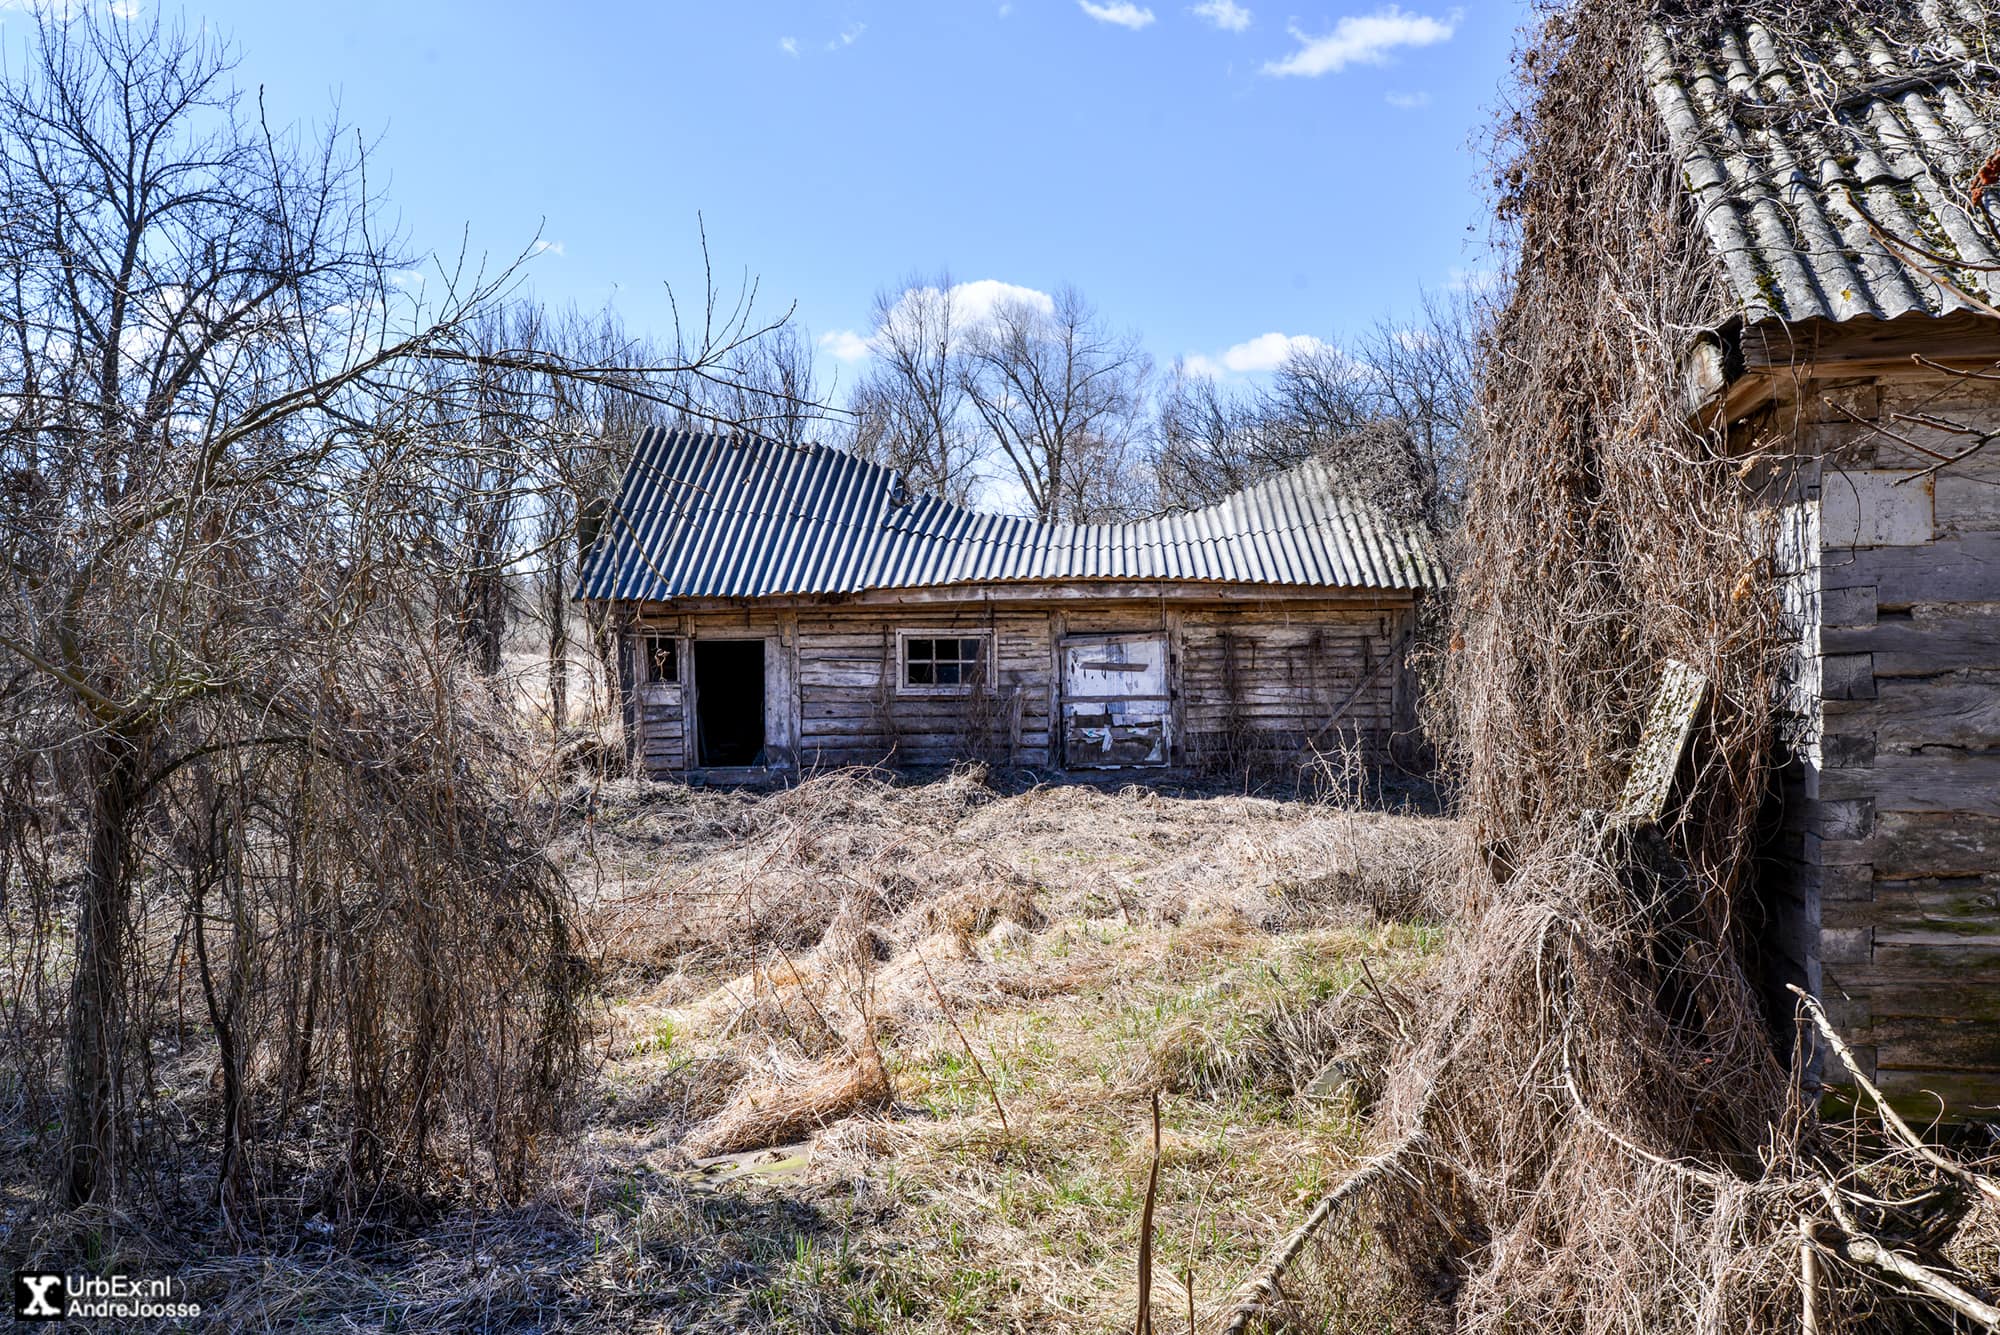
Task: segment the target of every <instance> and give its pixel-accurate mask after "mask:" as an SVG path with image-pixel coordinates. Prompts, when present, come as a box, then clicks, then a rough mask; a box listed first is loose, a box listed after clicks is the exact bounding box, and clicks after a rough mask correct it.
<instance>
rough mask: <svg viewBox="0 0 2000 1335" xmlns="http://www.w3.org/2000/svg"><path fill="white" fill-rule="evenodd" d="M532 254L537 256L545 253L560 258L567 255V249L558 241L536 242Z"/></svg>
mask: <svg viewBox="0 0 2000 1335" xmlns="http://www.w3.org/2000/svg"><path fill="white" fill-rule="evenodd" d="M533 253H534V254H537V255H541V254H544V253H546V254H550V255H554V256H556V257H557V258H561V257H562V256H564V255H566V254H568V253H569V248H568V247H567V246H565V245H564V244H563V243H562V242H560V241H537V242H536V243H535V244H534V247H533Z"/></svg>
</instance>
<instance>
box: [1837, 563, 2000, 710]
mask: <svg viewBox="0 0 2000 1335" xmlns="http://www.w3.org/2000/svg"><path fill="white" fill-rule="evenodd" d="M1994 593H1995V596H1996V597H2000V587H1996V588H1995V590H1994ZM1820 634H1821V641H1820V645H1821V649H1822V650H1823V651H1824V652H1825V653H1827V654H1830V655H1831V654H1872V655H1874V658H1875V664H1874V666H1875V676H1876V678H1877V681H1878V685H1877V687H1876V690H1877V692H1878V693H1879V691H1880V689H1881V687H1880V685H1879V682H1880V679H1882V678H1884V677H1906V676H1921V675H1928V674H1933V673H1938V672H1946V671H1956V670H1959V669H1965V668H1986V669H1992V670H2000V617H1996V616H1995V615H1994V614H1993V612H1992V611H1990V610H1989V611H1975V610H1972V609H1966V608H1959V607H1955V606H1954V607H1948V608H1940V609H1937V610H1931V609H1929V608H1925V609H1922V610H1921V611H1919V612H1918V613H1916V614H1915V615H1913V616H1912V617H1911V618H1910V619H1908V620H1895V621H1883V620H1878V621H1877V622H1876V623H1875V624H1874V625H1872V626H1828V627H1825V628H1824V629H1822V631H1821V633H1820Z"/></svg>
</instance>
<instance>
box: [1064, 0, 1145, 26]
mask: <svg viewBox="0 0 2000 1335" xmlns="http://www.w3.org/2000/svg"><path fill="white" fill-rule="evenodd" d="M1076 4H1077V8H1079V9H1081V10H1082V11H1083V12H1084V13H1086V14H1088V15H1090V17H1092V18H1094V19H1096V20H1097V21H1098V22H1099V23H1114V24H1116V25H1118V26H1119V27H1121V28H1130V29H1131V30H1132V31H1133V32H1137V31H1139V29H1141V28H1143V27H1145V26H1146V25H1147V24H1149V23H1151V22H1152V21H1153V11H1152V10H1150V9H1147V8H1146V7H1145V6H1143V5H1135V4H1133V3H1132V0H1114V2H1113V3H1111V4H1104V5H1100V4H1093V3H1092V2H1091V0H1076Z"/></svg>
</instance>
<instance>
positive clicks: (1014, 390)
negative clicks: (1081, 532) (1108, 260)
mask: <svg viewBox="0 0 2000 1335" xmlns="http://www.w3.org/2000/svg"><path fill="white" fill-rule="evenodd" d="M1150 371H1151V364H1150V363H1149V362H1148V360H1147V358H1146V355H1145V353H1144V352H1142V351H1141V350H1140V348H1139V342H1138V339H1137V338H1136V337H1134V336H1132V335H1130V334H1120V333H1114V332H1113V331H1112V330H1111V329H1110V328H1109V327H1108V326H1107V325H1106V323H1105V322H1104V320H1103V319H1102V318H1101V317H1100V316H1099V315H1098V313H1097V311H1096V310H1095V309H1094V308H1093V307H1092V306H1091V305H1090V304H1089V303H1088V302H1086V301H1085V300H1084V299H1083V296H1082V294H1081V293H1079V292H1078V291H1077V290H1076V289H1075V288H1073V287H1067V286H1065V287H1064V288H1062V289H1061V291H1059V292H1057V293H1056V294H1055V298H1054V300H1053V302H1052V303H1051V304H1050V305H1049V306H1047V307H1044V306H1043V305H1041V304H1040V303H1038V302H1034V301H1030V300H1026V299H1022V298H1011V299H1008V300H1005V301H1002V302H1001V303H1000V304H999V306H998V307H997V308H996V309H995V310H994V313H993V316H992V319H991V320H990V321H988V322H986V323H983V324H982V325H980V326H979V327H978V328H976V329H974V330H972V331H971V332H970V334H969V335H968V337H967V339H966V351H965V359H964V363H963V366H962V367H961V370H960V380H961V384H962V385H963V388H964V393H965V396H966V398H967V399H968V400H969V401H970V402H971V404H972V407H973V410H974V411H975V412H976V413H977V414H978V416H979V419H980V421H981V422H983V423H984V424H985V426H986V429H987V432H988V434H989V436H990V438H991V441H992V444H993V446H994V447H995V448H996V449H997V450H998V452H999V454H1000V456H1001V457H1003V458H1004V459H1005V460H1006V461H1007V465H1008V470H1007V471H1008V473H1009V474H1010V480H1011V481H1013V482H1015V483H1016V484H1018V485H1019V487H1020V488H1021V490H1022V491H1023V492H1024V493H1025V494H1026V496H1027V499H1028V504H1029V506H1030V508H1031V510H1032V512H1033V513H1034V515H1035V516H1036V517H1037V518H1040V519H1044V520H1070V521H1079V522H1080V521H1084V520H1093V519H1108V518H1114V517H1118V516H1121V515H1124V514H1127V513H1130V512H1131V510H1132V509H1133V508H1135V504H1136V502H1137V499H1138V496H1139V494H1140V487H1139V483H1138V477H1137V464H1138V462H1139V461H1138V459H1137V458H1136V457H1135V453H1136V452H1135V449H1134V447H1135V445H1136V443H1137V441H1138V440H1139V438H1140V435H1141V432H1142V421H1143V411H1144V391H1145V382H1146V377H1147V376H1148V374H1149V373H1150Z"/></svg>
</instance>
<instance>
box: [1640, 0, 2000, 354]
mask: <svg viewBox="0 0 2000 1335" xmlns="http://www.w3.org/2000/svg"><path fill="white" fill-rule="evenodd" d="M1745 8H1746V11H1747V12H1749V13H1751V14H1754V13H1755V11H1756V10H1757V9H1758V8H1759V6H1756V5H1751V6H1746V7H1745ZM1924 10H1925V19H1924V31H1923V32H1921V33H1918V34H1913V35H1911V36H1910V37H1908V38H1906V39H1905V40H1904V41H1902V42H1901V43H1899V44H1894V45H1892V44H1891V43H1890V42H1889V41H1888V40H1886V39H1885V38H1884V37H1883V35H1882V34H1881V33H1880V32H1877V31H1874V30H1872V29H1856V30H1854V31H1852V32H1846V33H1829V34H1824V35H1822V36H1820V37H1818V38H1815V39H1813V40H1812V41H1810V42H1801V41H1800V40H1798V39H1797V38H1796V36H1795V35H1793V34H1788V33H1783V32H1779V31H1775V30H1774V28H1773V27H1772V26H1768V25H1766V24H1764V23H1762V22H1759V21H1756V20H1755V19H1754V18H1751V19H1748V20H1746V21H1744V22H1742V23H1740V24H1738V25H1736V26H1734V27H1731V28H1729V29H1727V30H1725V31H1724V32H1723V33H1722V34H1721V36H1720V37H1719V38H1718V39H1717V40H1715V41H1713V42H1704V43H1700V44H1696V43H1694V42H1692V41H1689V40H1687V39H1686V38H1685V37H1684V36H1683V35H1682V34H1680V33H1678V32H1676V31H1675V30H1674V29H1673V28H1672V27H1669V26H1661V25H1655V26H1654V27H1653V28H1652V29H1651V30H1650V32H1649V34H1648V41H1647V51H1646V59H1647V68H1648V76H1649V79H1650V82H1651V85H1652V93H1653V101H1654V105H1655V106H1656V107H1657V108H1658V110H1659V113H1660V116H1661V118H1662V120H1663V122H1664V123H1665V126H1666V129H1667V133H1668V136H1669V138H1670V140H1671V142H1672V144H1673V146H1674V149H1675V151H1676V152H1677V153H1678V154H1679V155H1680V157H1681V159H1682V162H1683V165H1684V169H1685V171H1686V173H1687V181H1688V185H1689V187H1690V188H1691V189H1692V190H1693V191H1694V194H1695V196H1696V198H1697V200H1698V201H1699V203H1700V206H1701V221H1702V226H1703V228H1704V229H1705V230H1706V232H1707V233H1708V237H1709V239H1710V241H1711V242H1712V243H1713V244H1714V246H1715V250H1716V253H1717V256H1718V258H1719V259H1720V260H1721V263H1722V267H1723V269H1724V271H1725V272H1726V273H1727V275H1728V277H1729V281H1730V286H1731V288H1732V290H1733V291H1734V293H1735V295H1736V299H1737V301H1738V302H1739V303H1740V305H1741V306H1742V307H1743V311H1744V315H1745V317H1746V318H1747V319H1749V320H1750V321H1752V322H1755V321H1758V320H1762V319H1767V318H1771V317H1777V318H1779V319H1783V320H1791V321H1797V320H1807V319H1814V318H1819V319H1827V320H1848V319H1853V318H1855V317H1857V316H1872V317H1875V318H1878V319H1895V318H1897V317H1898V316H1903V315H1926V314H1927V315H1943V314H1947V313H1949V312H1951V311H1954V310H1959V309H1966V308H1968V307H1969V303H1968V302H1966V300H1965V299H1964V297H1963V296H1962V295H1960V294H1959V293H1955V292H1953V291H1951V290H1950V288H1949V287H1946V286H1943V285H1940V284H1939V283H1938V282H1936V281H1935V280H1934V279H1933V278H1931V277H1930V276H1928V272H1927V271H1942V272H1943V273H1944V274H1945V276H1946V277H1947V278H1948V279H1949V280H1950V282H1951V283H1952V284H1953V285H1956V286H1957V287H1959V288H1960V289H1961V290H1962V292H1963V293H1965V294H1969V295H1971V296H1973V297H1976V298H1977V299H1979V300H1980V301H1984V302H1988V303H1991V302H1993V301H1994V300H1995V299H1996V286H1995V275H1994V272H1993V270H1992V268H1990V267H1988V268H1978V267H1975V266H1993V265H1996V264H2000V255H1996V254H1995V250H1994V244H1993V238H1994V235H1995V233H1994V230H1993V229H1994V224H1995V222H1996V220H2000V190H1995V191H1992V192H1989V193H1988V194H1987V196H1986V198H1985V199H1984V200H1983V201H1982V203H1981V204H1979V205H1978V206H1976V207H1977V209H1978V211H1979V213H1981V214H1983V217H1978V218H1975V216H1974V212H1973V210H1974V207H1975V206H1973V205H1971V204H1970V203H1969V200H1968V191H1969V188H1970V186H1971V184H1972V180H1973V177H1974V176H1975V174H1976V173H1977V172H1978V171H1979V169H1980V167H1981V166H1982V165H1983V164H1984V163H1985V162H1986V160H1987V158H1988V156H1989V155H1990V154H1991V153H1993V151H1994V150H1995V148H1996V147H2000V139H1996V134H1995V127H1994V126H1993V125H1992V124H1990V123H1988V122H1986V121H1985V120H1984V119H1983V118H1982V116H1981V115H1979V114H1978V113H1977V112H1975V110H1974V104H1975V103H1978V102H1984V101H1986V99H1988V98H1989V97H1990V96H1991V95H1992V93H1993V92H1994V90H1995V86H1996V81H2000V66H1996V64H1995V60H1996V56H2000V52H1996V49H1995V48H1996V46H2000V34H1996V32H1995V31H1994V29H1993V25H1992V23H1991V21H1990V20H1988V19H1986V18H1985V17H1984V14H1983V10H1982V8H1981V7H1980V6H1979V5H1978V4H1977V3H1976V0H1931V3H1929V4H1927V5H1925V6H1924ZM1807 52H1809V53H1810V54H1806V53H1807ZM1883 234H1886V235H1887V236H1888V237H1889V239H1890V242H1891V244H1885V243H1884V241H1883V239H1882V236H1883ZM1911 242H1914V243H1915V245H1916V246H1919V247H1921V248H1922V249H1923V250H1926V251H1929V252H1931V253H1932V254H1934V255H1938V256H1942V257H1944V259H1945V260H1946V261H1947V262H1946V263H1944V264H1939V263H1937V262H1936V261H1933V260H1931V259H1929V258H1927V257H1925V256H1923V255H1922V254H1920V253H1917V252H1916V251H1913V250H1911V249H1910V248H1909V245H1908V243H1911ZM1899 252H1900V253H1899Z"/></svg>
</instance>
